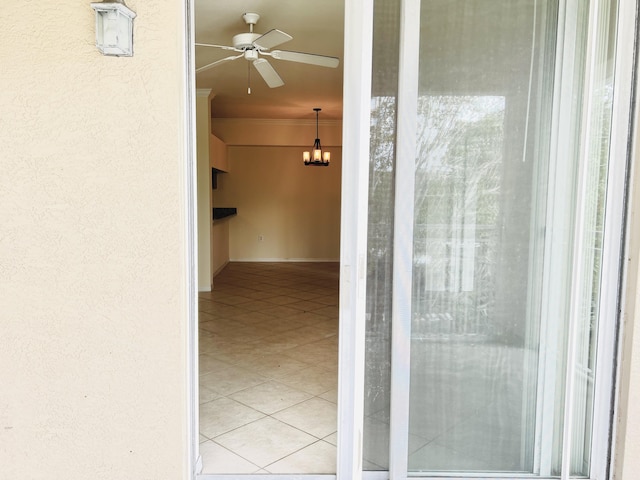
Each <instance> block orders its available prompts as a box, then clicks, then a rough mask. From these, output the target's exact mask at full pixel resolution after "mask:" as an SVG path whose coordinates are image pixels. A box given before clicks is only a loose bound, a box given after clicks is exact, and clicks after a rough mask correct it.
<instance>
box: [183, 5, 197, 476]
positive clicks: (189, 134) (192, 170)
mask: <svg viewBox="0 0 640 480" xmlns="http://www.w3.org/2000/svg"><path fill="white" fill-rule="evenodd" d="M183 2H184V3H183V9H182V11H183V17H182V22H183V25H184V26H185V27H184V39H183V41H184V56H183V64H182V72H183V73H182V75H183V77H182V81H183V82H184V87H183V92H184V98H183V102H184V112H183V113H184V118H183V124H184V130H183V131H182V138H183V152H184V171H183V175H184V179H183V181H184V187H183V194H184V200H185V201H184V205H186V208H185V212H184V215H185V218H184V222H185V226H186V229H185V239H184V242H185V245H186V252H185V257H186V258H185V261H186V266H187V268H186V278H185V287H186V289H187V291H186V292H185V301H186V302H187V332H186V340H187V345H186V349H185V351H186V353H185V359H184V362H185V366H186V367H187V375H186V389H187V402H186V405H185V406H186V412H185V415H186V419H187V428H186V432H185V436H186V440H187V445H186V449H187V461H186V465H185V469H186V471H185V478H190V479H195V478H196V475H197V474H198V473H199V472H200V471H201V470H202V459H201V458H200V451H199V447H198V438H199V430H198V423H199V402H198V227H197V223H196V222H197V219H196V212H197V201H198V197H197V191H196V189H197V185H198V183H197V165H196V154H195V152H196V82H195V16H194V12H195V5H194V0H183Z"/></svg>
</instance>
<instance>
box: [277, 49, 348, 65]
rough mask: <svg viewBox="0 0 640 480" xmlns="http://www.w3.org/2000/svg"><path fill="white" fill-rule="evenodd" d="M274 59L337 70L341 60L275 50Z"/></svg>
mask: <svg viewBox="0 0 640 480" xmlns="http://www.w3.org/2000/svg"><path fill="white" fill-rule="evenodd" d="M269 55H271V56H272V57H273V58H275V59H277V60H286V61H289V62H299V63H308V64H310V65H317V66H319V67H331V68H336V67H337V66H338V65H339V64H340V59H338V58H336V57H327V56H325V55H316V54H313V53H300V52H288V51H286V50H274V51H273V52H270V53H269Z"/></svg>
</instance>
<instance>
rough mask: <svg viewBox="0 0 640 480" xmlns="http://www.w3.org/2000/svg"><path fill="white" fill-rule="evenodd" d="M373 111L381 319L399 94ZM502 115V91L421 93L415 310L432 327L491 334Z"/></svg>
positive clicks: (375, 257)
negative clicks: (493, 93)
mask: <svg viewBox="0 0 640 480" xmlns="http://www.w3.org/2000/svg"><path fill="white" fill-rule="evenodd" d="M372 118H373V119H374V121H373V124H372V127H371V139H372V140H371V146H372V148H371V156H372V162H371V171H370V218H369V220H370V221H369V228H370V231H369V273H370V275H369V282H370V287H369V295H368V296H367V298H368V302H369V312H370V313H372V314H373V319H374V321H375V318H376V316H379V315H382V316H383V317H382V318H384V316H386V315H388V314H389V313H390V310H389V309H390V301H389V300H390V297H389V295H388V294H385V289H387V288H388V289H389V290H386V291H387V292H388V291H390V285H391V284H390V271H391V256H392V255H391V253H392V248H393V242H392V240H393V237H392V233H393V203H394V202H393V171H394V153H395V152H394V145H395V99H394V98H388V97H383V98H376V99H374V101H373V106H372ZM503 122H504V98H502V97H472V96H423V97H421V98H420V99H419V102H418V136H417V142H418V144H417V146H418V154H417V158H416V189H415V191H416V194H415V226H414V259H415V262H416V263H415V266H414V298H415V299H416V302H415V305H414V311H415V314H416V315H418V316H423V317H424V319H425V322H424V324H425V325H427V324H428V325H438V328H442V327H443V326H444V325H445V324H446V327H445V328H447V329H448V330H450V331H451V333H453V332H454V331H455V332H458V333H485V334H487V333H489V332H488V331H487V325H488V323H489V322H487V319H488V316H489V315H490V310H491V308H492V303H493V300H492V295H493V288H492V286H493V283H494V276H495V272H494V270H495V254H496V250H497V248H498V245H497V242H498V236H497V224H498V219H499V214H500V203H499V202H500V193H501V192H500V185H501V171H502V149H503V136H504V133H503ZM470 222H472V224H471V223H470ZM463 257H464V258H466V261H463V260H462V259H463ZM469 285H472V286H473V287H472V288H471V289H469ZM425 333H426V332H425Z"/></svg>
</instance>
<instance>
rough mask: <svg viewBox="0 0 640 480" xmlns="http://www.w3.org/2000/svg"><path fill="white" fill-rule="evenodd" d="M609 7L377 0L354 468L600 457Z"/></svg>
mask: <svg viewBox="0 0 640 480" xmlns="http://www.w3.org/2000/svg"><path fill="white" fill-rule="evenodd" d="M618 13H619V12H618V2H616V1H615V0H602V1H596V0H591V1H586V0H422V1H420V0H406V1H401V0H377V1H375V3H374V28H373V68H372V98H371V126H370V132H371V143H370V165H369V213H368V245H367V295H366V298H367V300H366V302H367V308H366V309H367V324H366V339H365V342H366V344H365V345H366V346H365V405H364V435H363V437H364V441H363V447H364V451H363V468H364V470H365V471H370V472H375V471H389V472H390V474H391V478H402V477H406V476H407V475H409V476H412V475H413V476H442V475H444V476H460V477H462V476H467V475H472V476H486V477H493V476H496V475H497V476H500V475H505V474H508V475H513V476H518V475H526V476H530V475H535V476H540V477H559V476H563V477H565V478H568V476H570V475H571V476H577V477H589V476H590V475H593V472H594V471H595V470H594V468H593V462H592V445H593V438H594V418H597V415H596V414H598V415H600V416H603V415H604V416H605V417H606V416H607V412H608V410H606V411H600V412H596V411H595V405H596V403H597V397H598V388H599V384H598V381H597V379H598V372H603V373H602V375H603V376H604V377H606V376H607V375H608V376H609V377H610V376H611V375H612V370H611V365H612V360H613V355H612V354H611V355H610V357H609V358H597V356H596V352H597V351H598V348H600V347H599V345H600V344H599V341H600V340H601V339H600V333H599V332H601V331H602V330H603V329H609V330H610V329H615V322H616V312H615V310H612V309H609V310H607V311H603V310H602V309H601V308H600V306H601V299H602V296H603V295H605V294H607V292H606V291H605V289H606V288H610V285H605V286H603V282H604V280H603V274H602V272H603V246H604V245H605V243H606V241H609V242H611V244H612V245H615V244H616V242H617V244H619V243H620V241H619V236H620V231H621V229H622V223H621V219H618V223H617V224H615V222H614V224H613V225H614V226H615V228H616V229H617V230H614V231H606V232H605V228H604V225H605V221H606V218H607V215H608V212H610V211H614V210H615V208H614V207H615V205H619V204H621V202H622V200H623V199H622V192H620V191H619V192H616V195H617V197H616V198H609V196H610V194H609V195H608V194H607V190H608V187H607V185H608V181H609V180H610V172H611V169H612V168H618V169H621V170H623V169H624V168H623V167H622V168H620V167H618V166H613V167H612V165H613V164H614V162H618V164H620V163H622V164H624V159H615V158H611V156H610V154H609V152H610V136H611V125H612V106H613V99H614V88H613V87H614V83H613V82H614V66H615V61H614V60H615V53H616V43H615V38H616V22H617V19H618ZM616 175H617V173H616ZM612 209H613V210H612ZM607 236H608V237H607ZM616 268H617V267H616ZM608 281H612V282H617V278H611V279H608ZM604 383H605V384H606V382H604ZM602 395H603V397H606V392H605V393H603V394H602ZM605 422H606V420H605ZM600 453H602V452H600ZM594 478H595V477H594Z"/></svg>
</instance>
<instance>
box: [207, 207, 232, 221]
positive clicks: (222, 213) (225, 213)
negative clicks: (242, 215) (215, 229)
mask: <svg viewBox="0 0 640 480" xmlns="http://www.w3.org/2000/svg"><path fill="white" fill-rule="evenodd" d="M237 214H238V209H237V208H214V209H213V220H214V221H216V220H222V219H223V218H228V217H233V216H234V215H237Z"/></svg>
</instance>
